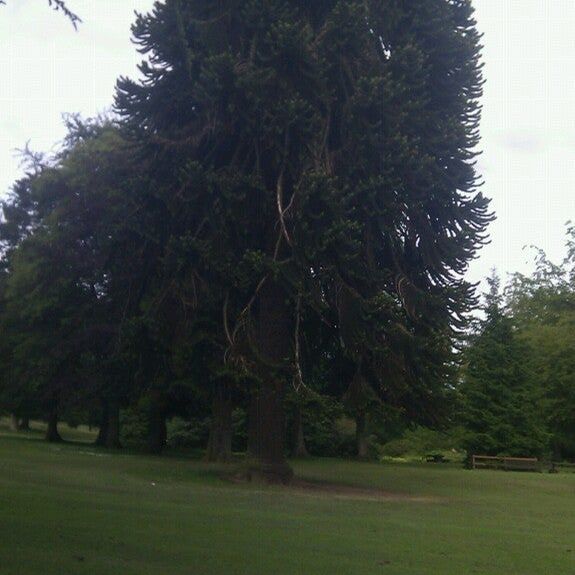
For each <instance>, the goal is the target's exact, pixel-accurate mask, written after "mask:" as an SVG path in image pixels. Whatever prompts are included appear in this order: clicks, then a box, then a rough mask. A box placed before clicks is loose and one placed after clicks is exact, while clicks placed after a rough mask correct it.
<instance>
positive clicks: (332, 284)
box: [0, 0, 491, 480]
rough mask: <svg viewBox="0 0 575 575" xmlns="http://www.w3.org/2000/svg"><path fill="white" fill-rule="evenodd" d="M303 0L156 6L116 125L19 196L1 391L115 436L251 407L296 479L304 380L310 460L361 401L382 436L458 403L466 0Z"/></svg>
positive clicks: (197, 0)
mask: <svg viewBox="0 0 575 575" xmlns="http://www.w3.org/2000/svg"><path fill="white" fill-rule="evenodd" d="M49 3H50V4H51V5H53V6H54V7H55V8H57V9H60V10H63V11H65V13H66V14H67V15H68V17H70V18H71V19H72V21H73V22H74V23H75V22H76V21H77V18H76V17H75V16H74V14H72V13H71V12H69V11H67V8H66V6H65V5H64V3H63V2H60V1H58V0H55V1H54V2H52V1H50V0H49ZM308 4H309V5H304V4H303V3H301V2H295V1H294V0H265V1H264V0H246V1H244V2H236V1H232V0H225V1H223V2H213V1H208V0H186V1H184V0H165V1H163V2H156V3H155V5H154V8H153V10H152V12H151V13H150V14H145V15H138V16H137V19H136V22H135V24H134V27H133V34H134V40H135V42H136V44H137V45H138V47H139V49H140V51H141V53H142V54H143V57H144V61H143V62H142V64H141V71H142V73H143V80H142V81H138V82H136V81H132V80H129V79H127V78H121V79H120V80H119V82H118V88H117V94H116V110H117V112H118V113H119V114H120V115H121V120H122V121H121V125H117V124H116V123H114V122H110V121H106V120H104V121H94V122H83V121H81V120H80V119H79V118H77V117H74V116H72V117H70V118H68V127H69V135H68V137H67V139H66V140H65V142H64V146H63V149H62V151H61V153H59V154H58V155H56V157H54V158H45V157H42V156H34V155H32V156H30V160H31V168H30V170H29V174H28V175H27V176H26V177H25V178H23V179H22V180H21V181H20V182H18V183H17V184H16V185H15V187H14V191H13V194H12V196H11V198H10V199H9V200H8V201H7V202H5V203H4V205H3V210H4V218H3V220H2V223H1V225H0V242H1V243H2V249H3V251H4V252H5V253H4V255H3V267H2V269H3V271H4V272H5V274H7V275H5V276H4V277H3V279H2V282H3V284H5V287H1V286H0V290H2V291H3V292H4V295H2V294H0V298H3V300H2V302H3V303H1V304H0V305H2V306H4V309H3V310H0V311H1V312H2V322H3V325H4V326H5V327H6V330H7V331H6V333H7V334H9V335H8V338H7V340H6V344H2V350H1V351H0V353H1V354H2V358H6V359H2V365H1V366H0V371H3V373H5V376H3V377H4V379H5V381H6V382H10V383H3V384H2V389H3V390H4V391H5V392H6V393H5V394H4V395H5V398H6V399H8V398H12V399H17V400H18V402H20V401H21V400H22V401H24V400H25V399H32V400H34V401H36V400H38V399H39V400H40V402H41V403H43V404H44V403H50V409H52V412H53V411H54V410H55V409H56V408H57V409H58V410H60V412H62V411H63V410H64V411H65V410H66V409H68V410H70V412H72V411H73V412H74V413H78V412H81V411H82V410H83V412H84V413H89V414H91V415H90V417H91V418H96V417H97V418H99V419H100V420H101V423H100V425H101V429H102V430H104V431H105V432H106V433H105V435H106V436H110V437H107V439H104V440H103V441H104V443H106V444H109V445H113V446H117V445H118V435H119V433H118V427H119V411H120V409H125V408H127V407H130V409H131V410H133V411H134V413H135V412H136V411H137V412H138V416H137V417H136V420H137V422H136V423H133V424H131V423H128V420H127V419H126V418H125V417H124V422H125V423H126V424H127V425H128V427H129V428H131V427H133V428H134V429H138V428H139V427H140V422H141V421H144V427H145V428H146V435H147V440H148V443H149V448H150V450H151V451H154V452H159V451H160V450H161V449H162V447H163V446H164V444H165V443H166V439H167V436H168V432H167V430H166V422H167V421H168V420H169V419H170V418H171V417H172V416H174V415H178V416H180V417H184V418H196V419H198V420H201V419H202V418H204V417H205V416H206V412H207V411H208V409H211V410H212V411H213V415H214V416H213V418H212V424H213V423H214V421H216V420H217V419H218V417H217V413H220V415H221V417H220V420H221V421H220V424H221V425H224V424H225V425H227V426H228V427H227V428H226V432H227V431H229V421H230V417H229V415H230V410H231V408H232V406H233V405H236V406H237V405H241V406H242V409H245V412H247V413H248V414H249V417H248V419H249V422H248V424H247V425H245V424H244V422H242V424H241V425H239V427H241V428H242V430H243V432H244V433H245V435H246V437H245V438H242V439H241V440H238V439H236V440H235V441H236V442H238V441H243V440H244V439H245V442H246V443H247V444H248V447H249V450H250V453H251V454H252V455H253V456H254V457H255V458H257V459H259V460H260V462H263V463H265V464H266V465H268V468H269V469H270V470H271V471H273V473H276V474H277V475H278V476H279V475H281V480H284V479H286V478H287V477H289V470H287V466H286V465H285V460H284V455H285V451H286V450H285V444H284V435H285V429H286V426H285V422H284V413H283V407H284V398H285V396H286V394H287V393H288V390H289V389H292V387H293V388H294V389H295V391H296V400H295V404H297V405H299V403H302V404H305V405H303V407H304V408H305V410H304V411H305V413H304V414H303V416H304V428H307V430H306V433H307V435H308V442H309V449H310V451H311V452H312V453H314V452H316V453H320V452H321V453H326V452H331V453H342V452H344V451H345V450H346V449H347V444H346V442H347V441H348V439H347V436H346V437H344V434H341V433H340V432H339V431H338V430H337V424H336V422H337V421H338V420H339V419H341V409H342V408H341V405H340V404H339V401H340V400H341V399H342V398H343V399H344V400H345V403H346V410H347V413H348V414H349V415H351V416H353V417H354V418H355V420H356V422H357V425H358V429H360V431H361V433H358V437H360V436H361V438H360V439H362V440H363V439H366V440H367V437H368V435H370V434H371V432H372V428H373V427H374V426H375V425H379V424H376V420H377V418H378V417H379V418H380V419H381V420H382V421H383V425H386V424H387V423H388V422H389V421H391V420H395V419H402V420H403V419H407V418H409V419H413V420H417V421H420V422H424V423H431V422H436V421H438V420H440V419H445V412H446V411H447V410H448V409H447V408H448V407H449V405H450V404H449V402H448V401H447V400H448V399H449V396H450V392H451V390H452V389H453V387H454V385H453V383H454V374H455V370H454V365H455V363H454V358H453V349H454V346H453V336H454V333H455V331H457V329H459V328H461V327H462V325H463V322H464V320H465V316H466V314H467V313H468V311H469V310H470V309H471V308H472V307H473V305H474V304H475V298H474V295H473V290H472V289H471V287H470V286H469V285H468V284H467V283H466V282H465V281H463V280H462V277H463V274H464V272H465V271H466V267H467V263H468V261H469V260H470V259H471V258H472V257H473V255H474V253H475V251H476V249H477V248H478V247H479V246H480V245H481V244H482V243H483V242H484V239H485V235H484V234H485V229H486V226H487V224H488V222H489V220H490V219H491V215H490V214H489V212H488V201H487V200H486V199H485V198H484V197H483V196H482V195H481V193H480V192H479V190H478V177H477V175H476V173H475V168H474V163H473V158H474V156H475V154H476V146H477V144H478V132H477V130H478V126H479V118H480V108H479V103H478V100H479V97H480V95H481V90H482V77H481V65H480V62H479V52H480V46H479V34H478V32H477V31H476V29H475V22H474V20H473V10H472V7H471V3H470V1H469V0H458V1H453V0H450V1H448V0H441V1H437V0H423V1H421V2H417V3H410V2H404V1H397V0H385V1H383V2H382V1H379V0H378V1H374V0H367V1H365V0H322V1H319V2H313V3H308ZM11 385H14V386H15V387H14V388H11V387H10V386H11ZM16 388H17V389H18V393H16V391H15V389H16ZM304 389H307V390H308V391H310V393H311V396H314V397H316V396H317V398H318V399H317V401H316V400H313V401H307V400H303V399H302V396H303V393H302V390H304ZM18 394H21V396H22V397H20V396H19V395H18ZM326 396H331V397H329V398H328V397H326ZM248 404H249V405H248ZM5 407H6V408H8V407H9V406H8V403H5ZM15 407H16V406H15V404H14V405H12V406H10V409H15ZM52 412H51V413H52ZM308 412H309V413H308ZM238 413H241V412H238V411H236V414H238ZM222 414H223V415H222ZM338 414H339V415H338ZM390 414H392V415H390ZM386 418H387V419H386ZM225 425H224V427H225ZM236 427H238V425H237V422H236ZM211 430H212V432H214V430H216V431H218V428H217V425H216V426H214V425H212V428H211ZM127 431H129V429H128V430H127ZM219 431H221V429H220V430H219ZM188 432H189V433H188ZM134 433H135V434H136V435H137V433H136V432H134ZM138 433H139V431H138ZM192 434H193V430H192V431H190V430H186V429H183V430H181V433H180V435H182V436H185V435H192ZM362 434H363V435H362ZM212 435H213V433H212ZM220 435H222V434H220ZM223 435H225V434H223ZM236 435H237V434H236ZM348 435H349V434H348ZM226 438H229V435H226ZM360 451H361V449H360Z"/></svg>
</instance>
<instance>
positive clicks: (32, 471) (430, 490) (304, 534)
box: [0, 430, 575, 575]
mask: <svg viewBox="0 0 575 575" xmlns="http://www.w3.org/2000/svg"><path fill="white" fill-rule="evenodd" d="M74 433H75V439H76V440H79V439H82V437H85V438H87V437H90V436H89V434H87V433H85V432H83V431H82V430H77V431H75V432H74ZM294 467H295V469H296V472H297V474H298V475H299V476H300V477H302V478H306V479H308V480H323V481H331V482H341V483H346V484H350V485H355V486H365V487H376V488H381V489H385V490H389V491H395V492H400V493H403V494H405V495H407V496H423V497H427V498H429V500H424V501H419V500H418V501H412V500H409V499H397V500H389V501H371V500H365V499H364V500H362V499H354V498H350V497H346V498H342V497H333V496H331V495H328V494H321V495H318V494H315V495H314V494H312V493H302V492H294V491H293V490H289V489H284V488H279V487H262V486H250V485H234V484H231V483H229V482H226V481H224V480H222V479H221V478H220V473H221V468H220V467H218V466H214V465H208V464H205V463H202V462H199V461H195V460H191V459H187V458H184V457H170V456H168V457H163V458H154V457H146V456H142V455H138V454H109V453H107V452H105V451H98V450H96V449H93V448H92V447H90V446H89V445H88V444H82V443H79V442H76V443H73V444H65V445H58V446H53V445H47V444H45V443H43V442H42V441H40V440H39V439H38V438H37V436H36V435H35V434H34V433H32V434H27V435H25V436H20V435H15V434H10V433H8V432H1V433H0V573H1V574H2V575H39V574H42V575H83V574H86V575H104V574H106V575H107V574H110V575H112V574H114V575H116V574H122V575H147V574H154V575H180V574H181V575H203V574H206V575H208V574H209V575H243V574H245V575H260V574H261V575H264V574H265V575H284V574H285V575H287V574H289V575H294V574H301V575H323V574H326V575H327V574H330V575H331V574H334V575H351V574H353V575H360V574H361V575H370V574H372V573H373V574H383V575H404V574H409V575H435V574H437V575H450V574H452V573H453V574H458V575H469V574H473V573H478V574H481V575H490V574H498V575H499V574H501V575H531V574H534V575H535V574H548V573H549V574H553V575H562V574H565V575H573V573H575V522H574V518H575V496H574V495H575V474H567V473H565V474H561V473H560V474H557V475H549V474H528V473H504V472H490V471H466V470H462V469H458V468H456V467H452V466H448V465H422V464H403V465H402V464H360V463H355V462H348V461H338V460H312V461H306V462H295V463H294Z"/></svg>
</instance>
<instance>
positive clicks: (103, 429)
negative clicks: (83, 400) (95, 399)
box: [94, 399, 109, 447]
mask: <svg viewBox="0 0 575 575" xmlns="http://www.w3.org/2000/svg"><path fill="white" fill-rule="evenodd" d="M100 403H101V405H102V412H101V414H100V426H99V429H98V436H97V437H96V441H95V442H94V444H95V445H97V446H99V447H104V446H105V445H106V435H107V434H108V413H109V409H108V402H107V401H106V400H105V399H102V400H101V402H100Z"/></svg>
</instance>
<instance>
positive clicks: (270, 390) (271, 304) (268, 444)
mask: <svg viewBox="0 0 575 575" xmlns="http://www.w3.org/2000/svg"><path fill="white" fill-rule="evenodd" d="M286 300H287V294H286V293H285V290H284V289H283V287H282V286H281V285H280V284H279V283H278V282H277V281H274V280H272V279H268V280H267V281H266V282H265V283H264V285H263V287H262V288H261V290H260V293H259V297H258V302H257V305H258V309H257V311H256V316H255V318H254V319H255V322H254V323H255V325H254V333H253V335H254V340H255V344H256V348H257V352H256V353H257V358H256V359H257V364H256V369H255V371H256V375H257V377H258V379H259V384H258V385H257V386H256V389H254V391H253V395H252V405H251V406H250V417H251V421H250V429H251V436H252V437H251V440H250V443H251V445H250V450H251V455H252V457H253V458H254V460H253V461H252V465H251V466H250V467H249V469H248V475H247V476H248V479H262V480H264V481H266V482H270V483H288V482H289V481H290V480H291V479H292V477H293V471H292V469H291V467H290V466H289V464H288V463H287V460H286V457H285V433H286V430H285V420H284V396H285V391H286V380H287V374H286V371H287V370H286V367H287V365H288V362H287V360H288V358H289V355H290V353H291V347H292V343H293V341H292V338H293V333H292V330H291V325H292V320H291V310H290V308H289V305H288V303H287V301H286Z"/></svg>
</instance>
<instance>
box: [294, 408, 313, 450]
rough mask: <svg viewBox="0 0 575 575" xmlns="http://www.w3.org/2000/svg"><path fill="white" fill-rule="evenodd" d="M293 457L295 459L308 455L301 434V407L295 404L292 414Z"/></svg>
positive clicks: (303, 436)
mask: <svg viewBox="0 0 575 575" xmlns="http://www.w3.org/2000/svg"><path fill="white" fill-rule="evenodd" d="M294 432H295V442H294V456H295V457H308V456H309V453H308V451H307V447H306V444H305V435H304V432H303V415H302V410H301V406H300V405H298V404H296V407H295V414H294Z"/></svg>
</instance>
